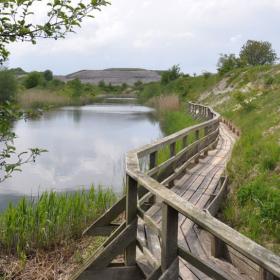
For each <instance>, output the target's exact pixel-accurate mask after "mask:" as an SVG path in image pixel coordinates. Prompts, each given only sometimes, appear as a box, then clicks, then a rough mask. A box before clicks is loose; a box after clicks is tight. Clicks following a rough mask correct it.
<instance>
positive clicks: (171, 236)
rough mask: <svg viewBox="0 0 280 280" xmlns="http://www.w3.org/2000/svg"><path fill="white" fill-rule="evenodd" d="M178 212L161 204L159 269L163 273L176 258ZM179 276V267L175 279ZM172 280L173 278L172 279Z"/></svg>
mask: <svg viewBox="0 0 280 280" xmlns="http://www.w3.org/2000/svg"><path fill="white" fill-rule="evenodd" d="M177 248H178V212H177V211H176V210H175V209H174V208H172V207H170V206H169V205H167V204H166V203H164V202H163V203H162V248H161V269H162V272H165V271H166V270H167V269H168V268H169V266H170V265H171V264H172V263H173V262H174V261H175V260H176V258H177V257H178V249H177ZM178 276H179V266H178V268H177V277H176V278H175V277H174V279H178ZM172 279H173V278H172Z"/></svg>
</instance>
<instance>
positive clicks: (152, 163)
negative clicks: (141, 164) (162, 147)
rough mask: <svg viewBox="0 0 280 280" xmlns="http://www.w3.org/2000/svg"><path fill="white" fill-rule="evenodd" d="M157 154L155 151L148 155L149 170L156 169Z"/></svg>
mask: <svg viewBox="0 0 280 280" xmlns="http://www.w3.org/2000/svg"><path fill="white" fill-rule="evenodd" d="M157 154H158V152H157V151H155V152H153V153H151V154H150V166H149V169H152V168H154V167H156V165H157Z"/></svg>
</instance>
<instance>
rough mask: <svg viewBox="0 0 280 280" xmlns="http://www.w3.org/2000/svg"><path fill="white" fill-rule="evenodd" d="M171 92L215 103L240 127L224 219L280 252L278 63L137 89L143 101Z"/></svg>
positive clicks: (279, 76) (230, 167)
mask: <svg viewBox="0 0 280 280" xmlns="http://www.w3.org/2000/svg"><path fill="white" fill-rule="evenodd" d="M169 94H176V95H179V96H180V99H181V101H182V102H185V101H187V100H192V101H197V102H200V103H203V104H208V105H211V106H212V107H214V108H215V110H217V111H218V112H220V113H221V114H222V115H223V116H224V117H226V118H227V119H229V120H231V121H233V122H234V123H235V125H236V126H238V127H239V128H240V129H241V131H242V135H241V137H240V139H239V141H238V142H237V144H236V145H235V148H234V151H233V154H232V158H231V161H230V162H229V164H228V174H229V178H230V194H229V196H228V199H227V201H226V202H225V203H224V206H223V210H222V215H221V219H223V220H224V221H225V222H226V223H228V224H229V225H230V226H232V227H234V228H236V229H237V230H239V231H240V232H242V233H244V234H245V235H247V236H248V237H250V238H252V239H254V240H255V241H257V242H258V243H260V244H262V245H264V246H265V247H267V248H269V249H271V250H273V251H275V252H276V253H279V252H280V65H276V66H257V67H246V68H240V69H235V70H234V71H232V72H229V73H228V74H227V75H224V76H220V75H218V74H209V73H205V74H204V75H201V76H197V77H180V78H178V79H177V80H175V81H173V82H170V83H169V84H167V85H162V84H161V83H151V84H149V85H142V86H141V87H140V89H139V98H140V100H142V102H146V101H147V100H149V99H151V98H153V97H154V96H159V95H169Z"/></svg>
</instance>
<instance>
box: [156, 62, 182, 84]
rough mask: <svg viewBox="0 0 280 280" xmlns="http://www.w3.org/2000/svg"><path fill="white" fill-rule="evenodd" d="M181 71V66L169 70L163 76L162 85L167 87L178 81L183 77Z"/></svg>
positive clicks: (174, 66)
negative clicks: (170, 83)
mask: <svg viewBox="0 0 280 280" xmlns="http://www.w3.org/2000/svg"><path fill="white" fill-rule="evenodd" d="M180 71H181V69H180V66H179V65H173V66H172V67H171V68H170V69H169V70H167V71H165V72H163V73H162V74H161V83H162V84H165V85H166V84H168V83H169V82H171V81H174V80H176V79H178V78H179V77H180V75H181V74H180Z"/></svg>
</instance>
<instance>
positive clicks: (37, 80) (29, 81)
mask: <svg viewBox="0 0 280 280" xmlns="http://www.w3.org/2000/svg"><path fill="white" fill-rule="evenodd" d="M42 82H43V76H42V74H41V73H39V72H36V71H34V72H31V73H29V74H28V75H27V77H26V78H25V80H24V85H25V87H26V88H27V89H30V88H34V87H37V86H38V85H40V84H42Z"/></svg>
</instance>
